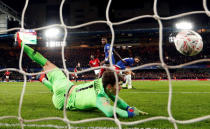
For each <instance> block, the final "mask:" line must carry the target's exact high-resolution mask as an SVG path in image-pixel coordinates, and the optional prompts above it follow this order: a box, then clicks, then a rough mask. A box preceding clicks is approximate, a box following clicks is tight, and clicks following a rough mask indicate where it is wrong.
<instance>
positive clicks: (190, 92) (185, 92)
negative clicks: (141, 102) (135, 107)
mask: <svg viewBox="0 0 210 129" xmlns="http://www.w3.org/2000/svg"><path fill="white" fill-rule="evenodd" d="M123 93H125V94H127V93H135V94H138V93H140V94H168V93H169V92H122V93H121V94H123ZM172 93H173V94H210V92H172Z"/></svg>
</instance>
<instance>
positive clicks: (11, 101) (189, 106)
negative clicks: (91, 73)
mask: <svg viewBox="0 0 210 129" xmlns="http://www.w3.org/2000/svg"><path fill="white" fill-rule="evenodd" d="M80 83H83V82H80ZM172 85H173V94H172V108H171V109H172V115H173V117H174V118H175V119H176V120H189V119H194V118H197V117H202V116H206V115H209V114H210V99H209V98H210V82H209V81H173V82H172ZM22 86H23V83H21V82H7V83H6V82H2V83H0V118H1V117H3V116H18V107H19V100H20V95H21V91H22ZM133 86H134V87H135V88H136V89H122V90H121V92H120V94H119V96H120V97H121V98H122V99H124V100H125V101H126V102H127V103H128V104H129V105H131V106H135V107H137V108H139V109H140V110H143V111H145V112H148V113H149V115H147V116H138V117H134V118H127V119H126V118H120V119H119V120H120V121H124V122H132V121H137V120H143V119H146V118H150V117H155V116H166V117H168V111H167V104H168V89H169V87H168V81H133ZM51 96H52V94H51V93H50V92H49V91H48V89H47V88H46V87H45V86H44V85H42V84H41V83H39V82H27V88H26V91H25V95H24V100H23V105H22V110H21V111H22V112H21V115H22V117H23V118H24V119H26V120H31V119H38V118H45V117H63V111H60V110H56V109H55V108H54V106H53V104H52V101H51V99H52V98H51ZM67 115H68V119H69V120H71V121H78V120H84V119H88V118H96V117H104V114H103V113H102V112H100V111H98V110H92V111H67ZM5 123H7V124H9V125H10V126H7V125H6V124H5ZM18 124H19V122H18V120H17V119H1V120H0V129H20V127H19V126H17V125H18ZM25 124H28V125H29V126H26V127H25V128H26V129H32V128H33V129H34V128H36V129H40V128H44V127H31V126H33V125H34V124H37V125H58V126H59V127H61V128H64V127H65V126H66V124H65V123H64V122H63V121H58V120H55V121H54V120H49V121H40V122H32V123H25ZM71 126H74V127H114V128H117V126H116V124H115V123H114V122H113V121H95V122H88V123H82V124H72V125H71ZM122 127H123V128H134V127H135V128H156V129H157V128H158V129H160V128H161V129H166V128H170V129H171V128H173V127H174V126H173V124H172V123H170V122H169V121H166V120H155V121H150V122H146V123H142V124H137V125H132V126H125V125H122ZM49 128H52V127H49ZM178 128H181V129H209V128H210V120H204V121H201V122H196V123H192V124H186V125H182V124H178Z"/></svg>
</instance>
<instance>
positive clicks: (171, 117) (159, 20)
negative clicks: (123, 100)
mask: <svg viewBox="0 0 210 129" xmlns="http://www.w3.org/2000/svg"><path fill="white" fill-rule="evenodd" d="M28 3H29V0H26V2H25V6H24V9H23V11H22V17H21V28H11V29H8V30H5V31H0V34H3V33H5V32H11V31H19V30H20V29H25V28H24V17H25V13H26V10H27V7H28ZM64 3H65V0H62V1H61V4H60V12H59V15H60V23H61V24H53V25H49V26H44V27H40V28H30V29H33V30H35V31H39V30H44V29H48V28H53V27H60V28H63V29H64V36H63V42H65V41H66V39H67V33H68V30H69V29H70V30H74V29H78V28H81V27H85V26H89V25H93V24H99V23H100V24H106V25H107V26H108V27H109V29H110V32H111V50H110V52H111V51H112V49H113V46H114V39H115V29H114V26H118V25H122V24H126V23H130V22H132V21H136V20H139V19H144V18H153V19H154V20H156V22H157V23H158V25H159V32H158V33H159V59H160V63H148V64H144V65H140V66H137V67H133V68H131V70H138V69H140V68H143V67H146V66H159V67H161V68H163V69H164V70H165V72H166V74H167V79H168V89H169V90H168V91H169V92H168V105H167V112H168V116H154V117H150V118H146V119H142V120H136V121H131V122H124V121H120V120H119V118H118V117H117V115H116V110H115V109H116V104H117V103H116V101H115V103H114V107H115V108H114V118H107V117H100V118H91V119H84V120H79V121H72V120H70V119H68V117H67V112H66V109H65V108H64V109H63V117H46V118H39V119H25V118H24V117H22V105H23V98H24V94H25V91H26V81H27V76H28V75H38V74H41V72H39V73H28V72H25V71H24V70H23V67H22V58H23V47H22V49H21V54H20V58H19V69H15V68H6V69H1V70H0V72H3V71H6V70H9V71H14V72H19V73H21V74H22V75H23V77H24V83H23V88H22V92H21V96H20V100H19V109H18V115H17V116H0V120H4V119H17V120H18V121H19V124H18V125H15V124H9V123H8V124H3V123H0V126H20V127H21V128H24V127H27V126H32V127H33V126H36V127H41V128H43V127H49V128H63V127H60V126H57V125H48V124H47V125H38V124H34V125H32V124H31V125H28V123H31V122H39V121H47V120H58V121H63V122H64V123H66V125H67V126H66V128H71V127H72V125H73V124H80V123H87V122H91V121H101V120H103V121H113V122H115V123H116V125H117V126H118V128H122V125H133V126H135V125H138V124H141V123H145V122H149V121H156V120H166V121H169V122H171V123H172V124H173V126H174V128H175V129H178V126H177V124H190V123H195V122H199V121H204V120H207V119H210V115H207V116H202V117H198V118H194V119H189V120H177V119H175V117H174V115H173V114H172V111H171V108H172V106H171V105H172V93H173V88H172V82H171V76H170V72H169V69H175V68H182V67H183V66H187V65H192V64H196V63H198V62H203V61H210V59H199V60H194V61H191V62H188V63H185V64H180V65H175V66H170V65H167V64H166V63H165V62H164V57H163V24H162V21H164V20H171V19H176V18H179V17H184V16H188V15H193V14H206V15H207V16H210V11H209V10H208V8H207V0H203V8H204V10H203V11H192V12H186V13H181V14H178V15H174V16H170V17H160V16H159V14H158V10H157V3H158V0H154V3H153V15H141V16H137V17H133V18H130V19H127V20H124V21H120V22H112V21H111V20H110V16H109V15H110V5H111V3H112V0H109V1H108V4H107V7H106V20H98V21H91V22H88V23H84V24H80V25H75V26H68V25H66V24H65V23H64V18H63V14H62V9H63V6H64ZM64 48H65V46H64V45H63V46H62V51H61V52H62V61H63V68H64V69H63V71H64V72H65V74H66V75H67V77H68V78H69V75H70V74H73V72H70V71H69V70H68V69H67V67H66V62H65V56H64V52H65V49H64ZM174 49H175V48H174ZM109 55H110V57H109V59H110V61H111V60H112V58H111V54H109ZM98 68H108V69H111V70H114V67H113V64H112V63H111V65H110V66H109V67H107V66H100V67H97V68H89V69H86V70H83V71H80V72H79V73H84V72H87V71H92V70H95V69H98ZM121 71H123V70H121ZM124 71H126V70H124ZM115 75H116V73H115ZM117 84H118V81H117ZM117 96H118V91H117ZM117 99H118V97H116V100H117ZM66 100H67V98H66ZM66 103H67V101H65V105H66ZM64 107H65V106H64Z"/></svg>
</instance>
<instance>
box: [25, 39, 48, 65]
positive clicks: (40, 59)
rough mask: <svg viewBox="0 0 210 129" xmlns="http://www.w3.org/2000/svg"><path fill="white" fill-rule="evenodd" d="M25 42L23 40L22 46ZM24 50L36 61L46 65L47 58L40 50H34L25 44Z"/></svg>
mask: <svg viewBox="0 0 210 129" xmlns="http://www.w3.org/2000/svg"><path fill="white" fill-rule="evenodd" d="M22 45H23V43H22V42H21V46H22ZM24 52H25V53H26V54H27V55H28V56H29V57H30V58H31V59H32V60H33V61H35V62H36V63H38V64H40V65H41V66H44V65H45V64H46V62H47V59H46V58H45V57H43V56H42V55H41V54H40V53H39V52H36V51H34V49H32V48H31V47H29V46H27V45H25V44H24Z"/></svg>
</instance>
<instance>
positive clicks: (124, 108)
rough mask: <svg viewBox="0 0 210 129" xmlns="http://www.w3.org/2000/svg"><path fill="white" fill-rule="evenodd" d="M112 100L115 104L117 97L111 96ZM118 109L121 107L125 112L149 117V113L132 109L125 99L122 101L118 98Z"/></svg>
mask: <svg viewBox="0 0 210 129" xmlns="http://www.w3.org/2000/svg"><path fill="white" fill-rule="evenodd" d="M110 98H111V100H112V101H113V102H114V101H115V98H116V96H114V95H111V96H110ZM117 107H119V108H120V109H123V110H126V111H128V112H135V113H134V114H135V115H137V114H138V115H139V114H141V115H147V114H148V113H147V112H143V111H141V110H138V109H137V108H136V107H131V106H129V105H128V104H127V103H126V102H125V101H124V100H123V99H121V98H120V97H118V100H117Z"/></svg>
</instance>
